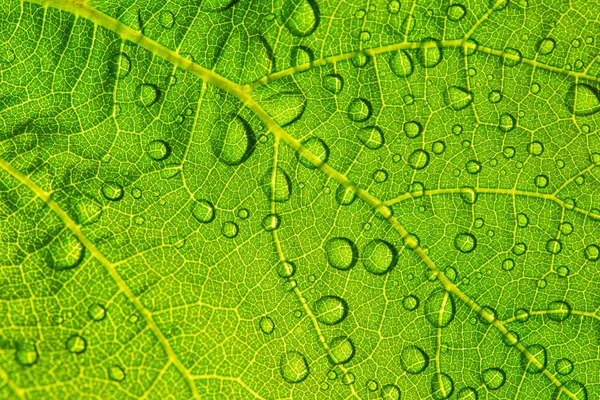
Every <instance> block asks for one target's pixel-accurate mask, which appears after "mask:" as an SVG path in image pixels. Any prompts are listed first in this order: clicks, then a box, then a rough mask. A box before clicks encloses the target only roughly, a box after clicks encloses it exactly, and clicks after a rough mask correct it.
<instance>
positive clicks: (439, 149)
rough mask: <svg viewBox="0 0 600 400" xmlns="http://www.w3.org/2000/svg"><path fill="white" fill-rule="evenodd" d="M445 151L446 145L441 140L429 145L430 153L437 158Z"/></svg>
mask: <svg viewBox="0 0 600 400" xmlns="http://www.w3.org/2000/svg"><path fill="white" fill-rule="evenodd" d="M445 150H446V143H445V142H444V141H442V140H436V141H435V142H433V144H432V145H431V151H432V152H433V154H435V155H438V156H439V155H440V154H443V153H444V151H445Z"/></svg>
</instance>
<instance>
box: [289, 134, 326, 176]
mask: <svg viewBox="0 0 600 400" xmlns="http://www.w3.org/2000/svg"><path fill="white" fill-rule="evenodd" d="M301 144H302V146H303V147H304V148H305V149H306V150H308V151H310V152H311V153H312V154H314V155H315V156H317V157H318V158H319V160H320V163H319V167H320V166H321V165H323V164H325V163H326V162H327V160H329V146H327V144H326V143H325V142H324V141H323V140H322V139H320V138H318V137H314V136H313V137H310V138H308V139H305V140H303V141H302V142H301ZM296 158H297V159H298V161H299V162H300V164H302V165H304V166H305V167H306V168H309V169H315V168H317V167H315V166H314V165H313V164H312V163H311V162H310V161H308V160H307V159H306V158H304V157H302V156H301V155H300V153H298V152H296Z"/></svg>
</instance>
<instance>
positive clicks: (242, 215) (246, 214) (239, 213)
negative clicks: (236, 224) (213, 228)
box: [236, 207, 250, 219]
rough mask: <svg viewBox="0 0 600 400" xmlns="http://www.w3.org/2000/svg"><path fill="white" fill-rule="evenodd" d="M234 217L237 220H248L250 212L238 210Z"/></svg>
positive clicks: (244, 209) (242, 209) (245, 209)
mask: <svg viewBox="0 0 600 400" xmlns="http://www.w3.org/2000/svg"><path fill="white" fill-rule="evenodd" d="M236 215H237V217H238V218H239V219H248V218H249V217H250V211H248V209H247V208H244V207H242V208H239V209H238V210H237V212H236Z"/></svg>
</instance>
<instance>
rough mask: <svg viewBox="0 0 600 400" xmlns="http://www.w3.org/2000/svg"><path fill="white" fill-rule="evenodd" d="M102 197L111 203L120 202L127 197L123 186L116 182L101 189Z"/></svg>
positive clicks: (108, 183)
mask: <svg viewBox="0 0 600 400" xmlns="http://www.w3.org/2000/svg"><path fill="white" fill-rule="evenodd" d="M100 192H101V193H102V196H103V197H104V198H105V199H106V200H109V201H119V200H121V199H122V198H123V196H124V195H125V191H124V190H123V186H121V185H120V184H118V183H116V182H105V183H104V185H102V187H101V188H100Z"/></svg>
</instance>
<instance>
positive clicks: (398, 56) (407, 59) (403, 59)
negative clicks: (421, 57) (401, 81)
mask: <svg viewBox="0 0 600 400" xmlns="http://www.w3.org/2000/svg"><path fill="white" fill-rule="evenodd" d="M390 69H391V70H392V72H393V73H394V75H396V76H397V77H398V78H406V77H409V76H411V75H412V73H413V72H414V69H415V67H414V64H413V60H412V57H411V56H410V54H408V52H407V51H406V50H397V51H395V52H394V53H392V56H391V57H390Z"/></svg>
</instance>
